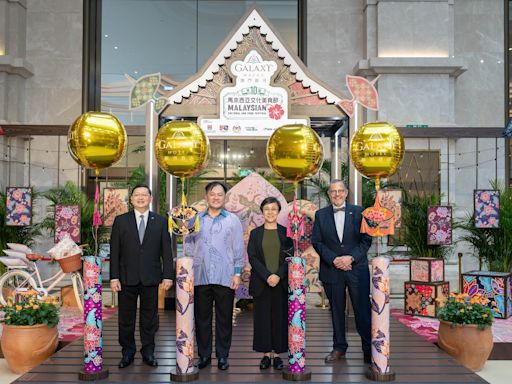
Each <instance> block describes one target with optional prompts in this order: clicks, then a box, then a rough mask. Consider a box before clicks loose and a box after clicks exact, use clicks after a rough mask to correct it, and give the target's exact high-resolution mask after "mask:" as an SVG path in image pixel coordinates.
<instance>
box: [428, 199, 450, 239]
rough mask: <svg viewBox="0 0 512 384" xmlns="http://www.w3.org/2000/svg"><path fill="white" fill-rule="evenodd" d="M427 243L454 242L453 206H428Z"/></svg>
mask: <svg viewBox="0 0 512 384" xmlns="http://www.w3.org/2000/svg"><path fill="white" fill-rule="evenodd" d="M427 244H428V245H450V244H452V207H451V206H448V205H436V206H431V207H428V208H427Z"/></svg>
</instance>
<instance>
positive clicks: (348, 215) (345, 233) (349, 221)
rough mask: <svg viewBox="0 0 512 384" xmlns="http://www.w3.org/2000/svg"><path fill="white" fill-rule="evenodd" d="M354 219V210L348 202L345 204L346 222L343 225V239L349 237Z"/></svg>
mask: <svg viewBox="0 0 512 384" xmlns="http://www.w3.org/2000/svg"><path fill="white" fill-rule="evenodd" d="M353 221H354V211H353V210H352V208H351V207H349V206H348V204H346V205H345V224H344V225H343V240H345V239H348V238H349V236H350V234H349V231H351V230H352V224H353V223H352V222H353Z"/></svg>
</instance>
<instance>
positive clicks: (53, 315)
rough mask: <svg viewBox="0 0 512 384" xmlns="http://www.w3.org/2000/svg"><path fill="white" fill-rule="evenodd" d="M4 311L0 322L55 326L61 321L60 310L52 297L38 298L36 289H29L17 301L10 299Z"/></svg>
mask: <svg viewBox="0 0 512 384" xmlns="http://www.w3.org/2000/svg"><path fill="white" fill-rule="evenodd" d="M3 311H4V318H3V320H0V322H3V323H5V324H8V325H36V324H46V325H48V326H49V327H55V326H56V325H57V324H58V323H59V310H58V308H57V306H56V305H55V304H54V303H53V302H52V299H51V298H50V297H47V298H46V299H45V300H43V301H41V300H38V299H37V292H36V291H28V292H27V293H26V294H25V295H24V296H23V297H22V299H21V300H19V301H18V302H16V303H12V302H11V301H9V302H8V303H7V306H6V307H4V308H3Z"/></svg>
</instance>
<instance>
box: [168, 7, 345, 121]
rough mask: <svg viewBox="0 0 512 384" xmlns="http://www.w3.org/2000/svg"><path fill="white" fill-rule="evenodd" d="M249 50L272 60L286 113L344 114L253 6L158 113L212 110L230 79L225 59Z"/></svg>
mask: <svg viewBox="0 0 512 384" xmlns="http://www.w3.org/2000/svg"><path fill="white" fill-rule="evenodd" d="M251 50H256V51H257V52H258V53H259V54H260V55H261V56H262V57H263V58H264V59H265V60H273V61H275V62H276V63H277V65H278V68H277V71H276V72H275V74H274V76H273V78H272V81H271V84H272V85H273V86H276V87H282V88H284V89H287V91H288V94H289V104H290V116H294V115H295V116H308V117H315V116H321V117H327V116H331V117H335V116H338V117H345V114H344V113H343V111H342V110H341V109H340V108H338V107H337V106H336V104H337V103H338V102H339V101H340V99H341V98H342V97H341V95H339V94H337V93H335V92H334V91H333V90H332V89H330V87H329V86H327V85H325V84H324V83H322V82H321V81H320V80H318V79H316V78H315V77H314V76H313V75H312V74H311V73H310V72H309V70H308V69H307V68H306V66H305V65H304V64H303V63H302V61H301V60H300V58H299V57H298V56H297V55H296V54H294V53H293V52H292V51H291V49H290V48H288V47H287V45H286V44H285V43H284V42H283V41H282V40H281V39H280V38H279V36H278V35H277V33H276V32H274V31H273V29H272V28H271V26H270V24H269V22H268V21H267V20H266V18H265V17H264V16H262V15H261V14H260V13H259V12H258V10H256V9H255V8H253V9H252V10H250V11H249V12H248V13H247V15H246V17H245V19H242V21H241V22H240V23H239V24H238V26H236V27H235V28H234V30H233V32H232V33H231V34H230V35H229V36H228V37H227V38H226V39H225V40H224V42H223V43H222V44H221V45H220V47H219V48H218V49H217V50H216V52H215V53H214V54H213V55H212V57H211V58H210V60H209V61H208V62H207V63H206V64H205V65H203V67H202V68H201V69H200V71H199V72H198V73H197V74H196V75H194V76H192V77H191V78H189V79H188V80H186V81H184V82H183V83H181V84H179V85H178V86H177V87H176V88H175V89H173V90H172V91H170V92H169V93H168V94H166V95H165V97H166V98H167V100H168V101H167V105H166V107H164V108H163V110H162V112H161V114H162V115H163V116H187V117H198V116H204V115H210V116H215V115H218V107H219V93H220V91H221V90H222V89H223V88H224V87H228V86H233V85H234V84H235V77H234V76H233V74H232V73H231V72H230V69H229V68H230V67H231V64H232V63H233V62H235V61H237V60H244V58H245V56H246V55H247V54H248V53H249V52H250V51H251Z"/></svg>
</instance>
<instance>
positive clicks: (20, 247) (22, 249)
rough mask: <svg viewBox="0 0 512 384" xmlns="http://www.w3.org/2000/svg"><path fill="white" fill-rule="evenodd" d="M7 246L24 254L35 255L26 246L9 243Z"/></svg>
mask: <svg viewBox="0 0 512 384" xmlns="http://www.w3.org/2000/svg"><path fill="white" fill-rule="evenodd" d="M7 246H8V247H9V248H11V249H12V250H14V251H18V252H23V253H33V252H32V250H31V249H30V248H29V247H27V246H26V245H25V244H18V243H7Z"/></svg>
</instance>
